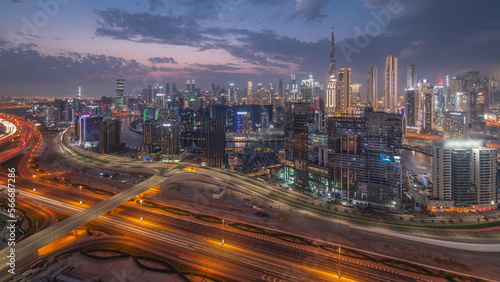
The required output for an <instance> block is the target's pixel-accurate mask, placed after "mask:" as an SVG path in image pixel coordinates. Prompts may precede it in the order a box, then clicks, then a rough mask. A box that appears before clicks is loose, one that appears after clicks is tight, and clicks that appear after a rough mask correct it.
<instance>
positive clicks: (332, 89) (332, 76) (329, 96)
mask: <svg viewBox="0 0 500 282" xmlns="http://www.w3.org/2000/svg"><path fill="white" fill-rule="evenodd" d="M330 44H331V47H330V70H329V72H328V81H327V83H326V85H327V86H326V98H325V110H326V112H327V114H328V115H329V116H333V115H334V113H335V112H336V106H337V102H336V98H337V62H336V58H335V31H334V29H333V25H332V39H331V43H330Z"/></svg>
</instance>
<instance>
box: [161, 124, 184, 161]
mask: <svg viewBox="0 0 500 282" xmlns="http://www.w3.org/2000/svg"><path fill="white" fill-rule="evenodd" d="M180 130H181V129H180V124H179V123H168V122H165V123H163V124H162V125H161V137H160V138H161V139H160V147H161V154H162V160H172V159H173V158H174V156H175V155H177V154H178V153H179V151H180V149H181V132H180Z"/></svg>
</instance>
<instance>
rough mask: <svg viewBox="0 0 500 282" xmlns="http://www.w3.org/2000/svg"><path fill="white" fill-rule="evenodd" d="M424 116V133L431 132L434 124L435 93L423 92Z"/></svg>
mask: <svg viewBox="0 0 500 282" xmlns="http://www.w3.org/2000/svg"><path fill="white" fill-rule="evenodd" d="M423 117H424V119H423V123H422V130H421V132H422V133H424V134H431V133H432V125H433V123H434V99H433V93H423Z"/></svg>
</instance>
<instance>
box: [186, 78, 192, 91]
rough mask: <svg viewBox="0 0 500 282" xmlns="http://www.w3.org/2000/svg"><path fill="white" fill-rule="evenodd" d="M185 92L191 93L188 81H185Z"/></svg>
mask: <svg viewBox="0 0 500 282" xmlns="http://www.w3.org/2000/svg"><path fill="white" fill-rule="evenodd" d="M186 91H187V92H188V93H191V92H192V91H191V81H190V80H189V79H188V81H186Z"/></svg>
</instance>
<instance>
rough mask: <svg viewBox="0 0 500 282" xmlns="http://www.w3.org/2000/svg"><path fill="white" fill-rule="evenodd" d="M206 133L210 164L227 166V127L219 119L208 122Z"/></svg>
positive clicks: (219, 166)
mask: <svg viewBox="0 0 500 282" xmlns="http://www.w3.org/2000/svg"><path fill="white" fill-rule="evenodd" d="M205 134H206V140H207V150H206V155H207V158H208V165H209V166H211V167H217V168H225V164H226V162H227V159H226V127H225V126H224V124H223V123H222V122H221V121H219V120H217V119H210V120H208V121H207V122H206V127H205Z"/></svg>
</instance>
